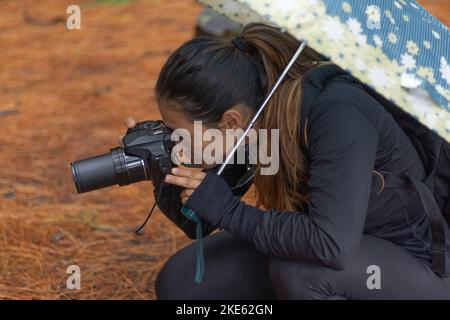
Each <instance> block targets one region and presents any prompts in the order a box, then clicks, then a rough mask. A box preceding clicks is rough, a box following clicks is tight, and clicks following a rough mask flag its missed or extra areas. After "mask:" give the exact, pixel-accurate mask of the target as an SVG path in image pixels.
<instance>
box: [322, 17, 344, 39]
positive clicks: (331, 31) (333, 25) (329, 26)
mask: <svg viewBox="0 0 450 320" xmlns="http://www.w3.org/2000/svg"><path fill="white" fill-rule="evenodd" d="M322 30H323V31H325V33H326V34H327V38H328V39H330V40H333V41H339V40H340V39H341V38H342V34H343V32H344V31H343V30H342V27H341V24H340V23H339V21H338V20H335V19H333V18H332V17H328V19H327V20H326V21H325V23H324V25H323V27H322Z"/></svg>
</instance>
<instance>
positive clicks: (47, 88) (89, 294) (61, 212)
mask: <svg viewBox="0 0 450 320" xmlns="http://www.w3.org/2000/svg"><path fill="white" fill-rule="evenodd" d="M419 2H420V3H421V4H422V5H423V6H424V7H425V8H426V9H427V10H429V11H430V12H431V13H432V14H433V15H435V16H436V17H437V18H438V19H440V20H441V21H443V22H444V23H445V24H446V25H447V26H448V25H449V24H450V14H449V13H450V5H449V4H448V1H447V0H428V1H427V0H422V1H419ZM72 4H77V5H79V6H80V7H81V30H68V29H67V28H66V18H67V16H68V15H67V14H66V8H67V7H68V6H69V5H72ZM211 18H212V20H211ZM238 30H239V25H234V24H230V23H229V22H227V21H226V20H224V19H221V18H219V17H212V16H211V15H210V14H209V13H208V12H204V11H203V6H202V5H201V4H199V3H197V2H196V1H194V0H135V1H133V0H86V1H74V0H69V1H66V0H39V1H32V0H25V1H18V0H0V58H1V62H0V129H1V130H0V133H1V134H0V163H1V164H0V299H154V298H155V295H154V281H155V277H156V275H157V272H158V271H159V269H160V268H161V267H162V265H163V264H164V262H165V261H166V260H167V258H168V257H169V256H170V255H171V254H173V253H174V252H175V251H177V250H179V249H180V248H182V247H183V246H185V245H187V244H188V243H190V242H191V241H192V240H189V239H188V238H187V237H186V236H184V234H183V233H182V232H181V231H180V230H178V229H177V228H176V227H175V226H174V225H173V224H172V223H171V222H170V221H169V220H168V219H166V218H165V216H164V215H162V214H161V212H159V211H158V210H156V212H155V213H154V214H153V216H152V217H151V219H150V221H149V223H148V224H147V226H146V228H145V231H144V233H143V234H140V235H137V234H135V233H134V230H135V228H136V227H137V226H138V225H139V224H141V223H142V222H143V220H144V219H145V217H146V215H147V213H148V210H149V209H150V207H151V206H152V205H153V192H152V189H153V187H152V184H151V182H140V183H136V184H132V185H129V186H126V187H117V186H116V187H110V188H105V189H101V190H97V191H93V192H89V193H86V194H80V195H79V194H77V193H76V190H75V187H74V184H73V180H72V175H71V172H70V168H69V163H70V162H71V161H74V160H78V159H82V158H86V157H89V156H93V155H97V154H101V153H105V152H109V150H110V148H112V147H115V146H117V144H118V137H119V135H121V134H124V133H125V125H124V119H125V117H127V116H132V117H134V118H135V119H137V120H146V119H158V118H160V116H159V113H158V110H157V106H156V103H155V101H154V97H153V88H154V86H155V83H156V80H157V77H158V73H159V70H160V68H161V67H162V65H163V64H164V62H165V61H166V59H167V58H168V56H169V55H170V54H171V52H173V51H174V50H175V49H176V48H177V47H179V46H180V45H181V44H183V43H184V42H185V41H187V40H189V39H191V38H192V37H194V36H196V35H198V34H205V33H206V34H210V35H215V36H221V37H226V38H228V37H231V36H232V35H234V34H235V33H236V32H238ZM246 200H247V201H248V202H250V203H251V202H252V201H253V197H252V191H251V190H250V191H249V193H248V194H247V195H246ZM192 263H195V262H194V261H192ZM70 265H78V266H79V267H80V269H81V289H80V290H68V289H67V288H66V279H67V277H68V276H69V275H68V274H66V269H67V267H68V266H70Z"/></svg>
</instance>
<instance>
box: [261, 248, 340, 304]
mask: <svg viewBox="0 0 450 320" xmlns="http://www.w3.org/2000/svg"><path fill="white" fill-rule="evenodd" d="M339 273H342V271H338V270H334V269H331V268H328V267H325V266H320V265H317V264H312V263H307V262H298V261H293V260H288V259H283V258H279V257H275V256H271V257H270V259H269V275H270V281H271V283H272V287H273V288H274V290H275V293H276V295H277V297H278V298H279V299H286V300H309V299H336V298H341V297H340V296H337V295H336V292H335V288H333V285H332V283H333V281H332V280H333V279H334V278H335V277H336V275H337V274H339Z"/></svg>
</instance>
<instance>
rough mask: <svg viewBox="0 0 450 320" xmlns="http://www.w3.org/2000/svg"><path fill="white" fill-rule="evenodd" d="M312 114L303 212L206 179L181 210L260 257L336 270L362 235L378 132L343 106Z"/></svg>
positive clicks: (330, 104)
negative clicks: (256, 200)
mask: <svg viewBox="0 0 450 320" xmlns="http://www.w3.org/2000/svg"><path fill="white" fill-rule="evenodd" d="M314 108H315V111H314V115H313V116H312V117H311V119H309V120H308V121H309V133H308V138H309V148H310V155H311V162H310V181H309V187H310V191H311V202H310V204H309V210H308V213H304V212H285V211H276V210H267V211H263V210H261V209H258V208H255V207H253V206H250V205H247V204H245V203H244V202H242V201H240V199H239V198H238V197H236V196H234V195H233V194H232V193H231V192H230V191H229V189H228V186H227V185H226V183H224V181H223V180H222V178H220V177H219V176H217V175H214V174H207V175H206V177H205V178H204V179H203V181H202V183H201V184H200V185H199V187H198V188H197V189H196V190H195V191H194V193H193V194H192V195H191V196H190V197H189V199H188V200H187V202H186V205H187V206H188V207H191V208H192V209H194V210H195V211H196V212H197V213H198V214H199V215H200V216H201V217H202V218H203V219H204V220H206V221H208V222H209V223H210V224H211V225H215V226H217V227H219V228H222V229H225V230H228V231H229V232H231V233H233V234H235V235H239V236H241V237H244V238H246V239H248V240H249V241H252V242H253V243H254V244H255V246H256V247H257V249H258V250H260V251H262V252H264V253H267V254H273V255H276V256H280V257H284V258H289V259H294V260H295V259H299V260H302V261H310V262H315V263H321V264H323V265H326V266H329V267H332V268H335V269H342V268H344V267H345V264H346V260H347V259H348V258H349V257H350V256H351V255H352V254H353V253H354V252H355V250H356V249H357V248H358V246H359V243H360V239H361V236H362V234H363V229H364V222H365V216H366V211H367V207H368V201H369V197H370V189H371V182H372V169H373V167H374V162H375V155H376V148H377V143H378V133H377V131H376V129H375V128H374V127H373V125H372V123H371V122H370V120H369V119H367V117H366V116H365V115H364V114H363V113H362V112H361V111H360V110H359V109H358V107H357V106H355V105H353V104H351V103H350V102H343V101H330V100H328V101H324V102H322V103H320V104H319V105H316V106H315V107H314ZM281 156H283V155H280V157H281Z"/></svg>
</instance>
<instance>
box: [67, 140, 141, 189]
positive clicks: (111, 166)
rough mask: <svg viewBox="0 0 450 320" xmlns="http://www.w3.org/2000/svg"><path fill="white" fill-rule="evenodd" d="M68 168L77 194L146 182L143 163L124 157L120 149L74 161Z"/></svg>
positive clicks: (134, 158) (127, 156) (137, 159)
mask: <svg viewBox="0 0 450 320" xmlns="http://www.w3.org/2000/svg"><path fill="white" fill-rule="evenodd" d="M70 166H71V169H72V175H73V180H74V182H75V186H76V188H77V191H78V193H83V192H88V191H92V190H97V189H100V188H105V187H109V186H113V185H116V184H118V185H119V186H123V185H128V184H131V183H135V182H138V181H142V180H148V177H147V171H146V167H145V163H144V161H143V160H142V159H141V158H139V157H135V156H129V155H126V154H125V152H124V151H123V148H121V147H117V148H114V149H112V150H111V152H110V153H105V154H102V155H99V156H95V157H92V158H87V159H83V160H78V161H74V162H72V163H71V164H70Z"/></svg>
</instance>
